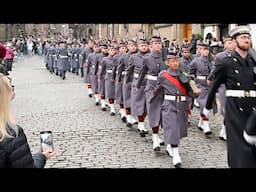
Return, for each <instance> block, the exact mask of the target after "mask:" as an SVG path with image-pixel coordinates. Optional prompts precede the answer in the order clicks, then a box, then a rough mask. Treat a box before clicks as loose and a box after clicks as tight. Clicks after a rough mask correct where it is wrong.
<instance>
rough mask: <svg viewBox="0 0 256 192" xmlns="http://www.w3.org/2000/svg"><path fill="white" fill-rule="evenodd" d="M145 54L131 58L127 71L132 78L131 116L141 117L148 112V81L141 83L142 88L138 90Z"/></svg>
mask: <svg viewBox="0 0 256 192" xmlns="http://www.w3.org/2000/svg"><path fill="white" fill-rule="evenodd" d="M144 56H145V54H143V53H141V52H138V53H136V54H134V55H131V57H130V65H129V67H128V69H127V76H128V77H132V89H131V106H132V107H131V114H132V115H134V116H140V115H145V114H147V110H146V96H145V92H144V88H145V85H146V79H144V80H143V81H142V83H141V88H140V89H138V90H137V88H136V84H137V82H138V78H139V74H140V71H141V69H142V66H143V57H144Z"/></svg>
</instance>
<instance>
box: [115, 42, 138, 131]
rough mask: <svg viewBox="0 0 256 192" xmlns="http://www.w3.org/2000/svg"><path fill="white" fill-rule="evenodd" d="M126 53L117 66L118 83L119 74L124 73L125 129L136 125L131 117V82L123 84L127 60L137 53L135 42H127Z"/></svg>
mask: <svg viewBox="0 0 256 192" xmlns="http://www.w3.org/2000/svg"><path fill="white" fill-rule="evenodd" d="M127 48H128V53H126V54H124V55H123V56H122V57H121V58H120V64H119V66H118V74H119V75H118V76H119V77H118V82H120V81H121V74H122V72H124V73H125V74H124V81H123V89H122V91H123V101H124V107H125V110H126V121H127V127H131V126H132V125H133V124H135V123H136V119H135V118H134V117H133V116H132V115H131V82H126V83H125V78H126V77H125V76H126V69H127V68H128V65H129V58H130V56H131V55H132V54H135V53H136V52H137V47H136V42H135V41H133V40H129V41H128V44H127Z"/></svg>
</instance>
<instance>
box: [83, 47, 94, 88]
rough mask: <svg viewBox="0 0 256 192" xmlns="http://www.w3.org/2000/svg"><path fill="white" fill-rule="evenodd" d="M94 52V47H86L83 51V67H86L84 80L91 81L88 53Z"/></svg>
mask: <svg viewBox="0 0 256 192" xmlns="http://www.w3.org/2000/svg"><path fill="white" fill-rule="evenodd" d="M92 52H93V49H91V48H88V47H86V48H85V50H84V51H83V52H82V54H83V67H84V82H85V83H91V79H90V74H89V66H88V65H87V60H88V55H89V54H90V53H92Z"/></svg>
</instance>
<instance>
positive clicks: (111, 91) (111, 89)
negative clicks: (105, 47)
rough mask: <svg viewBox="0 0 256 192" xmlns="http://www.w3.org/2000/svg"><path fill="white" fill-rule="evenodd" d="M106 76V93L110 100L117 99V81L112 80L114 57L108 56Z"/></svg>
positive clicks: (106, 59)
mask: <svg viewBox="0 0 256 192" xmlns="http://www.w3.org/2000/svg"><path fill="white" fill-rule="evenodd" d="M105 62H106V75H105V93H106V97H107V98H109V99H114V98H115V81H113V80H112V69H113V67H114V56H111V55H108V56H107V57H106V58H105Z"/></svg>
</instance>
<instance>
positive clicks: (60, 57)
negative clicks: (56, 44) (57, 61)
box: [60, 56, 68, 58]
mask: <svg viewBox="0 0 256 192" xmlns="http://www.w3.org/2000/svg"><path fill="white" fill-rule="evenodd" d="M60 58H68V56H60Z"/></svg>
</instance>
